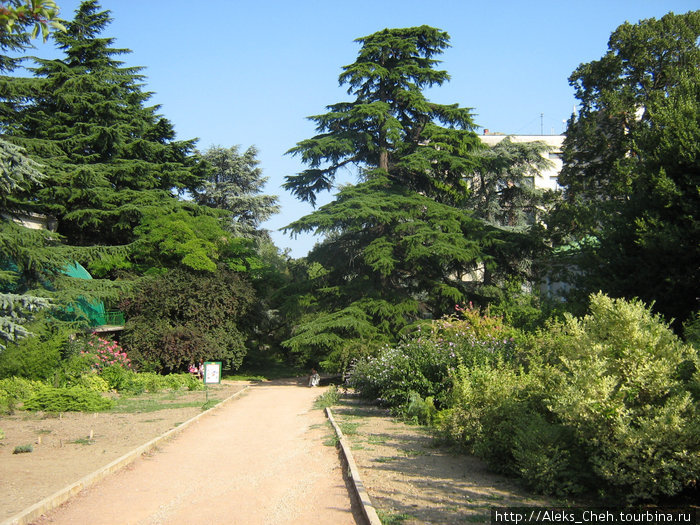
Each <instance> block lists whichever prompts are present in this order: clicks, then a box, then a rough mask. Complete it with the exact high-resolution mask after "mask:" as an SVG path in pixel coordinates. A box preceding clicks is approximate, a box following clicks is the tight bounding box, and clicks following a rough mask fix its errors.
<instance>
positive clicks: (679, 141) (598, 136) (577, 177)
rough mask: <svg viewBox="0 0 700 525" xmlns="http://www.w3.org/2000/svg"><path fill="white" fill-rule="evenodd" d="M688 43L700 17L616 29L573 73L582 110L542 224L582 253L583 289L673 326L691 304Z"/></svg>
mask: <svg viewBox="0 0 700 525" xmlns="http://www.w3.org/2000/svg"><path fill="white" fill-rule="evenodd" d="M698 38H700V11H694V12H689V13H687V14H683V15H675V14H673V13H670V14H668V15H666V16H664V17H663V18H661V19H660V20H656V19H653V18H652V19H648V20H643V21H641V22H639V23H637V24H629V23H625V24H623V25H621V26H620V27H619V28H618V29H617V30H616V31H615V32H614V33H613V34H612V36H611V37H610V40H609V43H608V52H607V53H606V54H605V55H604V56H603V57H602V58H601V59H600V60H597V61H593V62H590V63H587V64H582V65H581V66H579V67H578V69H577V70H576V71H575V72H574V73H573V74H572V76H571V78H570V83H571V84H572V85H573V86H574V88H575V89H576V97H577V98H578V99H579V100H580V101H581V105H580V112H579V116H578V118H575V119H572V120H571V121H570V123H569V126H568V130H567V138H566V141H565V142H564V168H563V170H562V172H561V176H560V181H561V183H562V184H563V185H564V186H565V187H566V192H565V202H564V203H563V205H562V206H561V207H560V208H559V209H558V210H557V213H556V214H555V216H554V218H553V220H552V221H551V222H552V224H556V225H557V226H558V227H559V234H560V235H561V237H560V239H559V240H560V241H561V242H567V241H575V242H576V243H577V244H576V245H579V246H581V247H582V249H581V250H580V254H579V257H578V258H577V260H576V261H575V262H576V263H577V264H578V265H579V267H580V268H581V269H582V270H583V273H582V275H583V279H582V280H580V281H579V282H578V284H579V286H580V287H581V288H580V290H581V291H582V292H583V293H584V294H587V293H588V292H589V291H591V292H594V291H597V290H603V291H604V292H606V293H608V294H610V295H613V296H618V297H627V298H632V297H638V298H640V299H643V300H644V301H646V302H648V303H651V302H654V303H655V309H657V310H658V311H659V312H661V313H663V314H664V315H666V316H667V318H675V320H676V321H678V322H681V321H683V320H685V319H687V318H689V316H690V315H691V313H692V312H693V311H697V310H698V308H699V307H700V304H699V302H698V293H697V288H698V283H700V265H699V264H698V261H700V221H698V210H700V120H699V115H700V49H699V48H698ZM568 253H570V252H568Z"/></svg>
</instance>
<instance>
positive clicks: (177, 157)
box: [3, 0, 203, 245]
mask: <svg viewBox="0 0 700 525" xmlns="http://www.w3.org/2000/svg"><path fill="white" fill-rule="evenodd" d="M110 21H111V18H110V16H109V12H108V11H101V10H100V6H99V4H98V3H97V1H96V0H87V1H85V2H83V3H82V4H81V5H80V7H79V8H78V10H77V11H76V15H75V18H74V20H73V21H71V22H70V23H68V24H67V29H66V31H65V32H60V33H55V34H54V39H55V41H56V42H57V45H58V47H59V48H60V49H61V50H62V51H63V52H64V54H65V56H64V58H62V59H60V60H40V59H38V60H37V62H38V66H37V67H36V68H35V69H34V70H33V71H34V73H35V75H36V77H37V78H33V79H16V78H5V79H4V82H6V83H9V84H15V85H18V86H23V89H24V93H23V95H24V96H23V97H18V98H15V99H14V100H13V101H11V102H12V103H13V104H14V108H15V110H16V112H15V116H14V118H13V119H12V121H11V122H4V123H3V125H4V127H5V132H6V133H7V135H9V136H10V137H11V140H12V141H14V142H16V143H18V144H20V145H22V146H24V147H25V148H26V149H27V150H28V152H29V153H30V155H31V156H32V157H33V158H34V159H36V160H38V161H39V162H41V163H42V164H43V165H44V166H45V168H44V172H45V174H46V175H47V182H46V184H45V185H44V186H43V187H42V188H40V189H39V190H38V191H36V192H35V193H33V194H31V195H28V196H26V198H27V200H28V201H30V202H32V203H33V204H35V206H36V207H37V210H39V211H41V212H44V213H49V214H52V215H54V216H55V217H56V218H57V219H58V224H59V227H58V228H59V229H58V231H59V233H61V234H62V235H64V236H65V237H66V239H67V241H68V242H69V243H71V244H77V245H93V244H126V243H129V242H131V241H132V240H133V233H132V232H133V229H134V227H135V226H136V225H138V224H139V221H140V220H141V217H142V216H143V214H144V212H145V211H147V210H156V209H160V210H163V209H165V210H167V209H172V208H173V207H174V206H175V205H176V203H177V199H176V198H175V196H174V193H177V192H179V191H183V190H187V189H194V188H195V187H196V186H198V185H199V184H200V183H201V178H202V176H203V172H202V169H201V167H200V165H199V163H198V162H197V159H196V157H195V156H194V155H192V153H193V151H194V142H193V141H176V140H174V138H175V133H174V130H173V127H172V125H171V123H170V122H169V121H168V120H166V119H165V118H163V117H161V116H159V115H158V114H157V113H156V111H157V110H158V108H157V107H148V106H146V105H145V103H146V101H147V100H148V98H149V97H150V93H146V92H143V91H142V89H141V81H142V79H143V76H142V75H141V74H140V73H139V71H140V69H141V68H137V67H125V66H123V63H122V62H120V61H119V60H117V59H116V58H115V57H117V56H120V55H124V54H126V53H129V52H130V51H129V50H127V49H116V48H113V47H112V44H113V39H112V38H104V37H100V36H99V35H100V34H101V33H102V31H103V30H104V29H105V27H106V26H107V25H108V24H109V23H110ZM9 92H10V93H12V92H13V91H12V90H9Z"/></svg>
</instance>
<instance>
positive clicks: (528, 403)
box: [436, 362, 542, 474]
mask: <svg viewBox="0 0 700 525" xmlns="http://www.w3.org/2000/svg"><path fill="white" fill-rule="evenodd" d="M454 377H455V379H454V388H453V390H452V394H451V399H450V406H451V408H450V409H448V410H446V411H443V412H442V413H440V414H439V417H438V418H437V420H436V426H437V428H438V430H439V431H440V432H441V433H442V434H443V435H444V436H445V437H446V438H448V439H449V440H450V441H452V442H455V443H457V444H459V445H461V446H463V447H465V448H466V449H467V450H468V451H469V452H470V453H473V454H475V455H477V456H479V457H481V458H482V459H484V460H486V461H487V462H488V463H489V465H490V466H491V467H492V468H494V469H495V470H497V471H499V472H503V473H508V474H516V473H517V472H518V469H517V466H516V464H515V459H514V457H513V448H514V439H515V434H514V429H515V428H518V427H520V426H521V425H522V424H523V422H524V421H527V420H528V419H529V418H530V417H531V416H532V414H533V413H537V412H538V410H539V409H540V408H541V407H540V406H539V402H541V398H542V395H541V391H542V388H541V386H540V385H539V384H538V381H537V379H536V377H535V376H534V375H533V374H527V373H524V372H523V371H522V370H516V369H515V368H513V367H511V366H507V365H505V364H504V363H503V362H501V363H500V364H498V365H496V366H492V365H490V364H479V365H475V366H472V367H466V366H460V367H459V368H458V370H457V372H456V373H455V374H454Z"/></svg>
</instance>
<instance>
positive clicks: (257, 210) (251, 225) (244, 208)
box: [195, 146, 279, 237]
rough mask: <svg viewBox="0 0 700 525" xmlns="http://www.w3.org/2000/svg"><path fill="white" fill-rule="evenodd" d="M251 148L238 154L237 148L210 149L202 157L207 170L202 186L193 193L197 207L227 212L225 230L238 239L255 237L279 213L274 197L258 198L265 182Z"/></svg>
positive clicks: (255, 150)
mask: <svg viewBox="0 0 700 525" xmlns="http://www.w3.org/2000/svg"><path fill="white" fill-rule="evenodd" d="M257 154H258V150H257V149H256V148H255V147H254V146H251V147H249V148H248V149H246V150H245V152H243V153H239V151H238V146H232V147H230V148H223V147H221V146H212V147H211V148H209V149H208V150H206V151H205V152H204V154H203V155H202V157H203V158H204V160H206V161H207V164H208V167H209V170H208V173H207V176H206V180H205V181H204V183H203V184H202V185H201V186H200V187H199V188H197V190H196V192H195V201H196V202H197V203H199V204H201V205H204V206H209V207H211V208H217V209H221V210H227V211H229V212H231V214H232V215H231V222H230V223H229V224H228V225H227V229H229V230H230V231H231V232H233V233H234V234H235V235H237V236H241V237H259V236H260V235H262V234H263V233H264V232H262V231H261V230H260V229H259V228H260V224H261V223H262V222H263V221H265V220H267V219H269V218H270V217H271V216H272V215H273V214H275V213H277V212H278V211H279V206H278V205H277V197H275V196H273V195H261V194H260V193H261V192H262V188H263V186H264V185H265V182H267V177H263V175H262V169H261V168H260V166H259V164H260V161H259V160H258V159H257Z"/></svg>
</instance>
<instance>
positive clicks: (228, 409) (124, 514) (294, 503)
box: [36, 381, 359, 525]
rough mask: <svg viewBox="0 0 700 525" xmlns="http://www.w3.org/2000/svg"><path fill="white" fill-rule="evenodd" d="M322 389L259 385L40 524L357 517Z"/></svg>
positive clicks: (338, 520) (347, 520) (346, 520)
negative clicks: (331, 440) (330, 443)
mask: <svg viewBox="0 0 700 525" xmlns="http://www.w3.org/2000/svg"><path fill="white" fill-rule="evenodd" d="M321 392H322V390H321V389H316V388H314V389H311V388H308V387H303V386H299V385H298V384H297V383H296V382H294V381H289V382H273V383H264V384H260V385H255V386H252V387H251V389H250V390H249V391H248V393H246V394H244V395H243V396H241V397H240V398H239V399H237V400H234V401H231V402H229V403H227V404H226V405H225V406H223V407H221V408H220V409H218V410H215V411H213V412H212V413H211V414H210V415H207V416H205V417H203V418H201V419H200V420H199V421H198V422H196V423H195V424H194V425H192V426H190V427H188V428H187V429H185V430H184V431H183V432H182V434H180V435H178V437H176V438H174V439H173V440H172V441H169V442H167V443H166V444H165V445H163V446H162V447H161V449H160V450H159V451H157V452H156V453H154V454H153V455H152V456H150V457H142V458H140V459H139V460H138V461H136V462H135V463H133V464H132V465H131V466H130V467H128V468H126V469H124V470H122V471H120V472H118V473H117V474H115V475H113V476H109V477H108V478H106V479H105V480H103V481H102V482H100V483H99V484H97V485H95V486H93V487H92V488H90V489H88V490H85V491H83V492H81V493H80V494H79V495H78V496H77V497H76V498H74V499H73V500H71V501H69V502H68V503H67V504H65V505H64V506H62V507H61V508H59V509H56V510H55V511H53V512H52V513H50V514H49V515H47V516H44V517H42V518H41V519H40V520H39V521H38V522H36V523H38V524H42V525H45V524H48V523H52V524H68V523H71V524H76V523H77V524H83V523H85V524H88V523H89V524H91V525H98V524H119V525H126V524H139V525H152V524H161V523H167V524H168V525H178V524H187V525H191V524H205V523H206V524H219V523H221V524H223V523H226V524H239V523H240V524H246V525H248V524H251V525H252V524H258V523H260V524H296V523H300V524H301V523H333V524H338V525H342V524H354V523H357V522H358V521H357V519H358V516H359V514H357V511H356V509H354V508H353V507H352V505H351V500H350V496H349V492H348V489H347V487H346V483H345V480H344V478H343V471H342V468H341V464H340V460H339V457H338V453H337V451H336V449H335V448H333V447H327V446H323V443H322V441H323V436H324V435H325V434H326V429H325V416H324V414H323V411H321V410H317V409H313V408H312V405H313V402H314V400H315V399H316V397H317V396H318V395H319V394H320V393H321Z"/></svg>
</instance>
